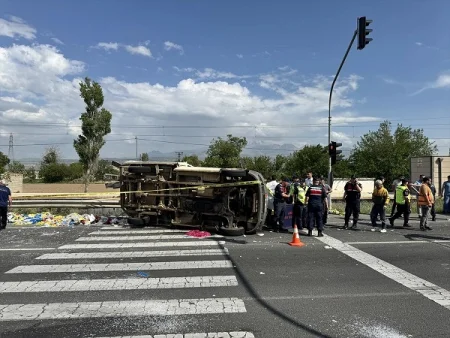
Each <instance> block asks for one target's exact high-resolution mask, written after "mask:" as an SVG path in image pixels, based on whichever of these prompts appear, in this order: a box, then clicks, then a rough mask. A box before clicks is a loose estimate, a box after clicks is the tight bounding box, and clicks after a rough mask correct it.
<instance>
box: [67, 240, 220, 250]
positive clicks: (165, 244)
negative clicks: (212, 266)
mask: <svg viewBox="0 0 450 338" xmlns="http://www.w3.org/2000/svg"><path fill="white" fill-rule="evenodd" d="M219 245H220V243H219V242H216V241H191V242H189V241H186V242H142V243H140V242H136V243H100V244H66V245H63V246H60V247H59V248H58V249H61V250H62V249H124V248H161V247H178V246H193V247H199V246H219Z"/></svg>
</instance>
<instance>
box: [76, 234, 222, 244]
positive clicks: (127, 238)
mask: <svg viewBox="0 0 450 338" xmlns="http://www.w3.org/2000/svg"><path fill="white" fill-rule="evenodd" d="M208 238H223V236H221V235H213V236H209V237H205V239H208ZM158 239H197V238H195V237H191V236H186V235H154V236H105V237H95V236H92V237H80V238H78V239H76V241H77V242H101V241H142V240H158Z"/></svg>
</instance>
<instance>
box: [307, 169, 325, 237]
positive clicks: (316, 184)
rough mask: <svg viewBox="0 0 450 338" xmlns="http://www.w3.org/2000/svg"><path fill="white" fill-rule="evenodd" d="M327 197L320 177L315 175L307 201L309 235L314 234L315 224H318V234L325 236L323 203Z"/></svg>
mask: <svg viewBox="0 0 450 338" xmlns="http://www.w3.org/2000/svg"><path fill="white" fill-rule="evenodd" d="M326 198H327V193H326V192H325V189H324V188H323V187H322V186H321V185H320V179H319V178H318V177H315V178H314V179H313V184H312V185H311V186H310V187H309V189H308V191H307V192H306V203H307V204H308V218H309V221H308V236H312V231H313V229H314V224H315V225H316V226H317V232H318V234H317V236H318V237H323V223H322V217H323V203H324V200H325V199H326Z"/></svg>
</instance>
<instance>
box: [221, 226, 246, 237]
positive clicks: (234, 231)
mask: <svg viewBox="0 0 450 338" xmlns="http://www.w3.org/2000/svg"><path fill="white" fill-rule="evenodd" d="M220 233H221V234H222V235H224V236H242V235H244V234H245V229H244V228H243V227H237V228H224V227H221V228H220Z"/></svg>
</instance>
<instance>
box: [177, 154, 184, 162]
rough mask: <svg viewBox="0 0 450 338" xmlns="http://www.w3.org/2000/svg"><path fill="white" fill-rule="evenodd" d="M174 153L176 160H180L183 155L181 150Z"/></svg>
mask: <svg viewBox="0 0 450 338" xmlns="http://www.w3.org/2000/svg"><path fill="white" fill-rule="evenodd" d="M176 154H177V155H178V162H181V156H182V155H183V152H182V151H177V152H176Z"/></svg>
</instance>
